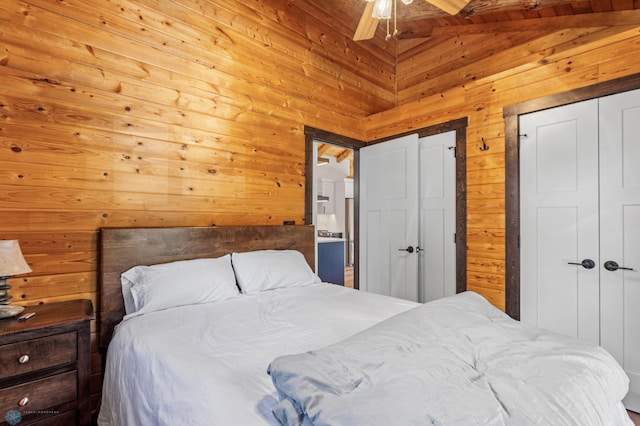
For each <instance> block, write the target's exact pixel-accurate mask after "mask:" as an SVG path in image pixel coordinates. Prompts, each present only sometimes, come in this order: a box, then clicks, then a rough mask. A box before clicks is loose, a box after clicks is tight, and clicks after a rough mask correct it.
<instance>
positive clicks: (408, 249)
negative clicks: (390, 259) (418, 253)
mask: <svg viewBox="0 0 640 426" xmlns="http://www.w3.org/2000/svg"><path fill="white" fill-rule="evenodd" d="M398 251H406V252H409V253H413V247H412V246H409V247H407V248H404V249H398Z"/></svg>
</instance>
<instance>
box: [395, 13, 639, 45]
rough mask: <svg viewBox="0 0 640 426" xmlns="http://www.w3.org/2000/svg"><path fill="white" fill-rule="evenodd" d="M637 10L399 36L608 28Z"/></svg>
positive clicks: (632, 19)
mask: <svg viewBox="0 0 640 426" xmlns="http://www.w3.org/2000/svg"><path fill="white" fill-rule="evenodd" d="M638 23H640V9H635V10H622V11H617V12H602V13H584V14H580V15H571V16H553V17H548V18H530V19H517V20H513V21H506V22H492V23H487V24H468V25H451V26H446V27H431V28H429V27H426V28H424V30H420V29H417V30H412V31H408V32H407V33H406V34H405V33H401V34H399V38H418V37H442V36H445V37H452V36H458V35H463V34H495V33H505V32H520V31H543V32H549V31H558V30H563V29H569V28H589V27H610V26H625V25H638Z"/></svg>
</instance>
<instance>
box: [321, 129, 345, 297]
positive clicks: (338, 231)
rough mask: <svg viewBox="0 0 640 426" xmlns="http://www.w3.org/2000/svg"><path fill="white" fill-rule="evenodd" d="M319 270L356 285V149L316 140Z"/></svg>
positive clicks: (326, 277) (329, 278)
mask: <svg viewBox="0 0 640 426" xmlns="http://www.w3.org/2000/svg"><path fill="white" fill-rule="evenodd" d="M314 147H315V152H316V155H317V161H316V162H315V166H314V183H315V192H316V193H317V196H316V200H317V202H316V205H317V208H316V210H317V213H316V216H315V220H314V223H315V225H316V229H317V233H318V235H317V240H316V241H317V245H316V252H317V253H318V262H317V272H318V275H319V276H320V278H321V279H322V280H323V281H326V282H331V283H334V284H339V285H344V286H345V287H350V288H353V287H354V282H353V266H354V263H355V253H354V249H355V226H354V225H355V223H354V220H355V209H354V198H353V197H354V194H353V170H354V167H353V162H354V155H353V150H352V149H350V148H345V147H341V146H338V145H333V144H329V143H326V142H318V141H314Z"/></svg>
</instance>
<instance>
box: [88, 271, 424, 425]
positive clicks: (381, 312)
mask: <svg viewBox="0 0 640 426" xmlns="http://www.w3.org/2000/svg"><path fill="white" fill-rule="evenodd" d="M416 305H417V304H416V303H413V302H409V301H404V300H399V299H394V298H389V297H385V296H380V295H376V294H372V293H365V292H359V291H357V290H352V289H349V288H344V287H340V286H335V285H332V284H324V283H323V284H316V285H312V286H308V287H298V288H289V289H279V290H272V291H265V292H262V293H259V294H255V295H243V296H241V297H238V298H234V299H229V300H225V301H221V302H216V303H211V304H203V305H192V306H182V307H177V308H172V309H167V310H164V311H159V312H153V313H148V314H144V315H141V316H137V317H133V318H130V319H127V320H126V321H123V322H122V323H121V324H120V325H118V327H117V329H116V332H115V334H114V337H113V340H112V341H111V344H110V346H109V350H108V355H107V362H106V368H105V377H104V385H103V390H102V404H101V409H100V414H99V418H98V423H99V424H100V425H113V426H116V425H127V426H134V425H145V426H148V425H177V424H189V425H264V424H267V425H269V424H278V423H277V421H276V419H275V418H274V417H273V414H272V413H271V410H272V407H273V406H274V405H275V404H276V403H277V400H278V398H277V395H276V392H275V389H274V387H273V384H272V382H271V378H270V377H269V375H268V374H267V367H268V366H269V363H270V362H271V361H273V359H275V358H276V357H278V356H281V355H284V354H290V353H299V352H305V351H308V350H312V349H317V348H321V347H324V346H326V345H329V344H332V343H335V342H337V341H339V340H342V339H344V338H346V337H348V336H350V335H352V334H354V333H356V332H359V331H361V330H364V329H365V328H368V327H370V326H372V325H373V324H375V323H377V322H379V321H381V320H384V319H386V318H388V317H391V316H393V315H395V314H397V313H400V312H403V311H406V310H408V309H410V308H413V307H415V306H416Z"/></svg>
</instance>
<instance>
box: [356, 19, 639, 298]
mask: <svg viewBox="0 0 640 426" xmlns="http://www.w3.org/2000/svg"><path fill="white" fill-rule="evenodd" d="M490 37H492V38H493V39H494V40H493V42H492V44H491V45H490V46H487V43H490V41H489V40H488V38H489V37H488V36H485V37H479V36H477V35H474V36H464V37H458V38H451V39H447V40H440V43H443V44H446V43H449V44H450V45H451V46H452V47H451V48H450V49H449V50H445V51H444V52H445V53H446V54H450V57H449V58H444V57H442V55H441V57H438V56H437V54H434V53H433V51H432V50H429V49H427V50H424V49H423V48H422V47H420V45H418V46H417V47H415V46H413V45H412V44H411V43H412V42H411V41H409V42H408V43H407V44H408V47H407V49H406V50H405V54H401V55H399V56H400V57H401V58H402V62H400V63H398V70H397V73H398V80H399V83H398V86H399V92H398V98H399V103H400V106H398V107H397V108H394V109H391V110H388V111H385V112H382V113H379V114H374V115H371V116H369V117H368V118H367V119H366V126H365V130H366V132H367V140H371V139H375V138H381V137H385V136H388V135H393V134H398V133H402V132H405V131H407V130H410V129H416V128H421V127H425V126H428V125H433V124H437V123H442V122H446V121H449V120H453V119H457V118H460V117H465V116H467V117H468V118H469V127H468V129H467V203H468V204H467V287H468V289H470V290H475V291H478V292H479V293H481V294H483V295H484V296H485V297H487V298H488V299H489V300H490V301H491V302H492V303H493V304H494V305H496V306H498V307H500V308H502V309H503V310H504V305H505V294H504V283H505V281H504V279H505V241H504V237H505V163H504V146H505V145H504V143H505V140H504V120H503V115H502V109H503V107H505V106H508V105H513V104H516V103H519V102H524V101H527V100H531V99H536V98H540V97H544V96H548V95H552V94H557V93H564V92H567V91H570V90H573V89H577V88H580V87H585V86H589V85H592V84H595V83H599V82H603V81H608V80H613V79H615V78H619V77H623V76H627V75H631V74H635V73H640V61H638V60H637V54H638V51H640V28H639V27H638V26H635V27H626V26H624V27H618V28H596V29H593V28H586V29H574V30H569V31H556V32H552V33H549V34H541V33H538V34H535V35H534V34H530V33H528V32H527V33H523V34H519V35H518V36H517V37H515V36H514V35H513V34H510V33H507V34H502V35H497V34H492V35H491V36H490ZM514 37H515V38H514ZM474 40H475V41H478V40H482V43H480V46H482V47H481V49H487V48H489V49H490V51H491V52H493V53H492V54H491V55H489V56H486V55H485V56H484V57H481V58H480V59H479V60H478V61H476V62H475V63H474V64H473V65H469V64H466V63H462V62H461V60H459V58H457V57H456V55H455V54H454V53H452V52H451V50H452V49H455V48H456V46H459V45H464V46H465V50H464V51H463V50H458V51H457V55H459V56H462V55H466V56H468V58H473V57H474V55H480V52H476V49H479V47H478V45H476V44H474ZM516 40H517V41H516ZM401 43H403V42H402V41H401ZM399 50H401V51H402V50H403V47H402V46H400V48H399ZM407 52H412V53H413V54H409V53H407ZM441 53H442V51H441ZM434 55H435V56H434ZM456 60H458V62H460V64H459V66H453V65H451V63H452V62H456ZM447 61H448V62H449V66H448V67H447V66H444V65H443V66H439V65H436V67H437V68H438V69H439V73H437V74H435V75H434V76H433V77H432V78H431V76H427V75H426V74H428V72H424V74H422V75H421V74H420V72H419V71H418V69H419V68H420V66H419V64H422V66H423V69H426V68H427V64H438V63H443V62H447ZM417 64H418V65H417ZM431 66H433V65H429V67H431ZM442 86H445V87H451V88H450V89H448V90H443V91H437V88H438V87H442ZM483 139H484V141H485V142H486V144H487V145H488V147H489V150H487V151H481V150H480V149H479V148H480V147H481V146H482V140H483Z"/></svg>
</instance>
